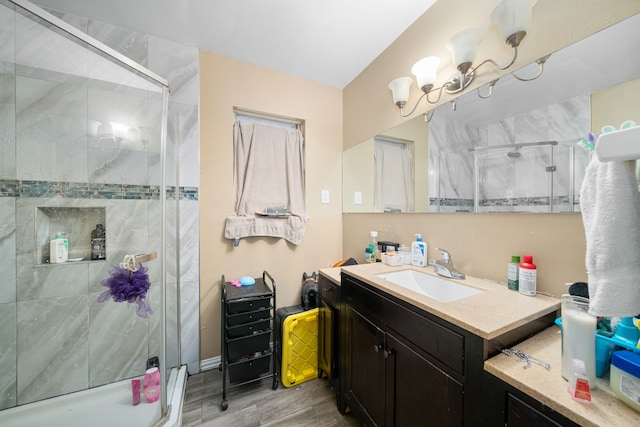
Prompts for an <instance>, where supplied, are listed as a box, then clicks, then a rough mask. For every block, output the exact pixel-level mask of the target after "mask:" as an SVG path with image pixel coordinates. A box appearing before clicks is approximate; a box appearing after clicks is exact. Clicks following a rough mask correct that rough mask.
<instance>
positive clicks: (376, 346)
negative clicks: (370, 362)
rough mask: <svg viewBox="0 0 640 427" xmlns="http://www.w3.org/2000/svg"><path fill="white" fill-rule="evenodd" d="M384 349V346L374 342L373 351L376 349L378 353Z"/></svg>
mask: <svg viewBox="0 0 640 427" xmlns="http://www.w3.org/2000/svg"><path fill="white" fill-rule="evenodd" d="M381 349H382V346H381V345H379V344H374V345H373V351H375V352H376V353H377V352H379V351H380V350H381Z"/></svg>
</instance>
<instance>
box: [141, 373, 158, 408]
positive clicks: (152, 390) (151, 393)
mask: <svg viewBox="0 0 640 427" xmlns="http://www.w3.org/2000/svg"><path fill="white" fill-rule="evenodd" d="M144 397H145V399H147V403H153V402H155V401H157V400H158V399H159V398H160V371H159V370H158V368H149V369H147V371H146V372H145V374H144Z"/></svg>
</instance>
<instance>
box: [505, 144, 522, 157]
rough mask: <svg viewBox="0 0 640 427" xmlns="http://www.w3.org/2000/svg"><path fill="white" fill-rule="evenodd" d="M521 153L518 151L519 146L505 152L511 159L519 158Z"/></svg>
mask: <svg viewBox="0 0 640 427" xmlns="http://www.w3.org/2000/svg"><path fill="white" fill-rule="evenodd" d="M521 155H522V154H521V153H520V147H515V148H514V149H513V150H511V151H509V152H508V153H507V157H511V158H512V159H519V158H520V156H521Z"/></svg>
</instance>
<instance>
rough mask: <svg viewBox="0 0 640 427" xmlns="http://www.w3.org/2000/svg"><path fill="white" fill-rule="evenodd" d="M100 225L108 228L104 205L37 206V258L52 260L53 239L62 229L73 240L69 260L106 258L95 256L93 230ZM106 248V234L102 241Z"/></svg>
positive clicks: (38, 262) (38, 260) (42, 262)
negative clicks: (51, 244)
mask: <svg viewBox="0 0 640 427" xmlns="http://www.w3.org/2000/svg"><path fill="white" fill-rule="evenodd" d="M98 225H102V226H103V228H104V230H106V229H107V224H106V208H104V207H86V208H85V207H60V206H55V207H48V206H47V207H44V206H43V207H37V208H36V215H35V258H36V262H35V264H36V265H56V264H50V256H51V254H50V249H49V247H50V246H49V242H50V241H51V239H54V238H55V236H56V234H57V233H58V232H61V233H63V234H64V237H65V238H66V239H68V241H69V259H68V261H67V262H79V261H83V262H85V261H92V262H100V261H104V260H105V258H106V253H105V256H104V257H102V258H101V259H92V231H94V230H95V229H96V228H97V226H98ZM102 243H103V245H104V247H105V248H106V235H105V236H104V241H103V242H102Z"/></svg>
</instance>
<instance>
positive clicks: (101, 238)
mask: <svg viewBox="0 0 640 427" xmlns="http://www.w3.org/2000/svg"><path fill="white" fill-rule="evenodd" d="M106 251H107V250H106V231H105V229H104V225H103V224H96V229H95V230H93V231H92V232H91V259H105V258H106Z"/></svg>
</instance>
